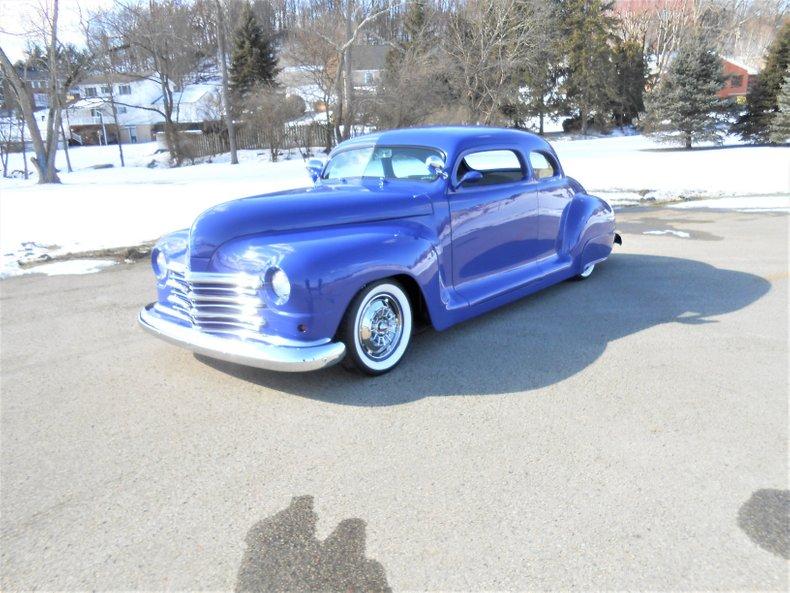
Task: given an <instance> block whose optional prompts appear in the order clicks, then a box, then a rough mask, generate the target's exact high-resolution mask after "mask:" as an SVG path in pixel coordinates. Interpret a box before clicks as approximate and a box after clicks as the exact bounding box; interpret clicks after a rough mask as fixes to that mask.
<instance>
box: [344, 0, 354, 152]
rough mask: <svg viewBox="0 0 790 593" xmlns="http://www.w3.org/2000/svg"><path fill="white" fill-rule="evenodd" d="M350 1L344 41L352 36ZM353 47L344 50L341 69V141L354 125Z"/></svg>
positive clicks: (350, 0) (348, 136)
mask: <svg viewBox="0 0 790 593" xmlns="http://www.w3.org/2000/svg"><path fill="white" fill-rule="evenodd" d="M351 9H352V0H348V5H347V6H346V39H351V37H352V36H353V34H354V27H353V23H352V22H351V19H352V14H351ZM352 48H353V45H349V46H348V47H347V48H346V51H345V55H344V56H343V67H344V70H345V74H344V76H343V78H344V82H345V93H344V94H345V96H346V104H345V112H346V113H345V115H346V117H345V119H346V121H345V126H343V140H347V139H348V138H350V137H351V127H352V126H353V125H354V105H353V103H354V80H353V78H352V75H353V68H352V65H351V51H352Z"/></svg>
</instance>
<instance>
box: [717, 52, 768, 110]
mask: <svg viewBox="0 0 790 593" xmlns="http://www.w3.org/2000/svg"><path fill="white" fill-rule="evenodd" d="M721 61H722V70H723V74H724V78H725V80H724V86H723V87H722V88H721V90H720V91H719V92H718V93H717V95H718V97H719V98H720V99H730V98H734V99H735V100H736V101H738V102H739V103H740V102H742V101H745V100H746V93H748V92H749V88H750V87H751V85H753V84H754V82H755V80H756V77H757V74H758V70H757V68H754V67H752V66H749V65H747V64H744V63H742V62H739V61H736V60H735V59H733V58H726V57H722V59H721Z"/></svg>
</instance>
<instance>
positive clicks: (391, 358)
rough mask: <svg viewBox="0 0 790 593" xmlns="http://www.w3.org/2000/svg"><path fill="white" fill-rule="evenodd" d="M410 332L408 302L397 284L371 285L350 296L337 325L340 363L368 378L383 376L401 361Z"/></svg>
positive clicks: (407, 298)
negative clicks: (342, 355) (341, 350)
mask: <svg viewBox="0 0 790 593" xmlns="http://www.w3.org/2000/svg"><path fill="white" fill-rule="evenodd" d="M411 333H412V309H411V303H410V302H409V297H408V296H407V295H406V292H405V291H404V290H403V288H402V287H401V286H400V284H398V283H397V282H394V281H392V280H383V281H381V282H376V283H374V284H371V285H370V286H367V287H366V288H365V289H364V290H362V291H361V292H360V293H359V294H358V295H357V296H356V297H354V300H353V301H351V304H350V305H349V307H348V311H347V312H346V316H345V317H344V319H343V321H342V323H341V331H340V335H341V339H342V340H343V342H344V343H345V345H346V358H345V359H344V361H343V364H344V366H345V367H346V368H351V369H357V370H360V371H362V372H363V373H367V374H368V375H381V374H384V373H386V372H387V371H390V370H392V369H393V368H394V367H395V366H396V365H397V364H398V363H399V362H400V361H401V359H402V358H403V355H404V354H405V353H406V349H407V348H408V347H409V341H410V340H411Z"/></svg>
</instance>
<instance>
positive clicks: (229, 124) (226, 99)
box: [216, 0, 239, 165]
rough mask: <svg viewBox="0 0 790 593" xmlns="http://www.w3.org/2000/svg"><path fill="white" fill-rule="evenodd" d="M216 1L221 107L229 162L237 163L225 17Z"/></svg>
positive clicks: (218, 2)
mask: <svg viewBox="0 0 790 593" xmlns="http://www.w3.org/2000/svg"><path fill="white" fill-rule="evenodd" d="M216 2H217V41H218V45H219V60H220V67H221V69H222V108H223V111H224V114H225V127H226V128H227V129H228V143H229V144H230V164H231V165H237V164H238V163H239V157H238V154H237V152H236V127H235V124H234V122H233V111H234V110H233V109H232V108H231V104H230V92H228V50H227V47H226V45H225V18H224V13H223V10H222V5H221V4H220V0H216Z"/></svg>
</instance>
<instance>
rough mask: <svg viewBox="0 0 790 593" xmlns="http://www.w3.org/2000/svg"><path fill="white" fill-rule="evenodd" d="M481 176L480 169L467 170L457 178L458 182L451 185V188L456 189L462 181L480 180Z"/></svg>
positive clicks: (472, 181)
mask: <svg viewBox="0 0 790 593" xmlns="http://www.w3.org/2000/svg"><path fill="white" fill-rule="evenodd" d="M482 178H483V174H482V173H481V172H480V171H467V172H466V173H464V175H463V177H461V179H459V180H458V183H456V184H455V185H454V186H453V190H457V189H458V188H459V187H461V186H462V185H463V184H464V183H475V182H477V181H480V180H481V179H482Z"/></svg>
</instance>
